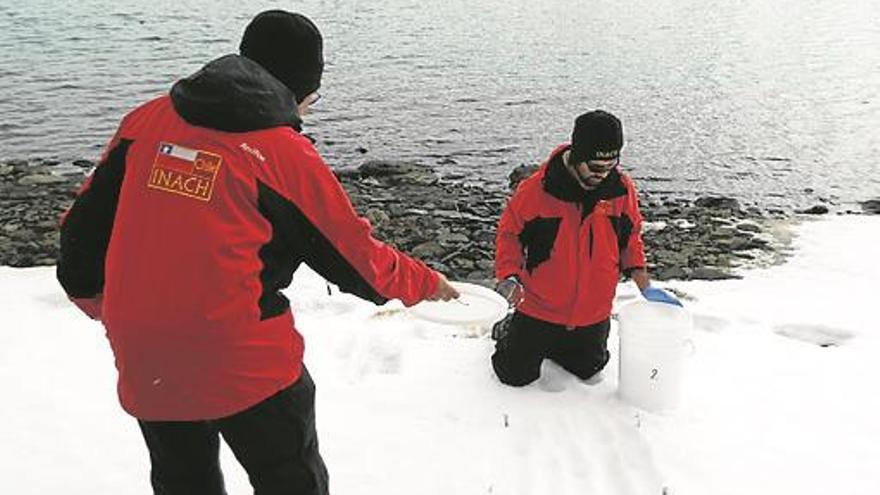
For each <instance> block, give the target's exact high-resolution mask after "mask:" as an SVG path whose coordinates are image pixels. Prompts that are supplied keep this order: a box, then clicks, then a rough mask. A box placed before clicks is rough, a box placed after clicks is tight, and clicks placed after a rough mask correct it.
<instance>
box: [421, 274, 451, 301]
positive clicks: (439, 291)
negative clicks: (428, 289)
mask: <svg viewBox="0 0 880 495" xmlns="http://www.w3.org/2000/svg"><path fill="white" fill-rule="evenodd" d="M437 275H438V276H439V278H440V280H438V281H437V288H436V289H434V293H433V294H431V295H430V296H428V297H427V298H425V299H427V300H428V301H450V300H452V299H458V296H459V293H458V291H457V290H455V287H453V286H452V285H450V284H449V280H447V279H446V276H445V275H443V274H442V273H439V272H438V273H437Z"/></svg>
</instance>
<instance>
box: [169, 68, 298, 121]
mask: <svg viewBox="0 0 880 495" xmlns="http://www.w3.org/2000/svg"><path fill="white" fill-rule="evenodd" d="M171 101H172V102H173V104H174V109H175V110H176V111H177V113H178V114H179V115H180V116H181V117H182V118H183V119H184V120H185V121H187V122H188V123H190V124H192V125H196V126H199V127H207V128H210V129H216V130H219V131H225V132H247V131H255V130H259V129H268V128H271V127H279V126H290V127H293V128H294V129H296V130H297V131H299V130H300V129H301V125H302V119H300V117H299V115H298V114H297V108H296V102H295V100H294V95H293V92H291V91H290V90H289V89H288V88H287V86H285V85H284V84H283V83H282V82H281V81H279V80H278V79H276V78H275V77H274V76H272V74H270V73H269V71H267V70H266V69H264V68H263V67H262V66H261V65H260V64H258V63H256V62H254V61H253V60H251V59H249V58H247V57H242V56H240V55H226V56H224V57H220V58H218V59H216V60H213V61H211V62H209V63H208V64H207V65H205V66H204V67H202V68H201V69H200V70H199V71H198V72H196V73H195V74H193V75H191V76H189V77H187V78H185V79H181V80H179V81H177V82H176V83H174V86H172V87H171Z"/></svg>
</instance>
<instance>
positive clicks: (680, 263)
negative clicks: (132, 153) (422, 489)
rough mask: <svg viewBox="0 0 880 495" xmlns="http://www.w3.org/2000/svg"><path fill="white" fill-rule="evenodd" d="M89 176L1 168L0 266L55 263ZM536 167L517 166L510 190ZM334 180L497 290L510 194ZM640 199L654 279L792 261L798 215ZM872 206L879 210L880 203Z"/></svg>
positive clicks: (703, 200)
mask: <svg viewBox="0 0 880 495" xmlns="http://www.w3.org/2000/svg"><path fill="white" fill-rule="evenodd" d="M92 167H94V162H92V161H89V160H75V161H73V162H64V163H59V162H57V161H54V160H40V159H32V160H10V161H6V162H2V163H0V265H6V266H12V267H28V266H46V265H54V264H55V261H56V259H57V256H58V240H59V232H58V228H57V225H58V220H59V218H60V216H61V214H62V213H63V212H64V211H65V210H66V208H67V207H68V206H69V204H70V203H71V202H72V201H73V199H74V197H75V195H76V191H77V189H78V186H79V184H80V183H81V182H82V181H83V180H84V179H85V173H87V172H88V171H89V170H91V169H92ZM534 168H535V167H526V166H520V167H517V168H516V169H515V170H514V171H513V172H512V173H511V175H510V181H511V182H510V184H511V188H512V187H514V186H515V184H516V183H518V181H519V180H521V179H522V178H524V177H526V176H528V174H529V173H530V171H531V170H534ZM335 172H336V175H337V177H338V178H339V180H340V182H341V183H342V185H343V187H344V188H345V190H346V191H347V192H348V194H349V196H350V198H351V200H352V202H353V203H354V205H355V209H356V210H357V211H358V213H359V214H361V215H362V216H364V217H366V218H367V219H369V220H370V223H371V224H372V225H373V229H374V235H375V236H376V237H377V238H378V239H380V240H382V241H384V242H386V243H388V244H391V245H393V246H395V247H397V248H399V249H401V250H403V251H404V252H406V253H408V254H411V255H413V256H415V257H417V258H419V259H422V260H424V261H425V262H426V263H427V264H428V265H430V266H431V267H433V268H435V269H437V270H439V271H441V272H443V273H444V274H446V275H447V276H448V277H449V278H450V280H468V281H472V282H476V283H481V284H484V285H490V284H492V281H493V277H494V272H493V270H494V262H493V259H494V242H495V226H496V223H497V221H498V217H499V215H500V214H501V211H502V209H503V207H504V205H505V204H506V201H507V198H508V197H509V195H510V190H504V189H501V188H499V189H498V190H484V189H483V188H482V187H481V184H478V183H474V182H468V181H467V180H465V178H463V177H461V176H457V175H456V176H447V177H444V176H441V175H440V174H439V173H438V172H437V171H436V170H434V169H433V168H432V167H429V166H424V165H419V164H414V163H408V162H395V161H382V160H372V161H367V162H365V163H364V164H363V165H361V166H360V167H358V168H355V169H345V170H336V171H335ZM636 185H637V186H638V184H636ZM639 200H640V204H641V207H642V214H643V215H644V219H645V223H644V225H643V238H644V241H645V251H646V254H647V256H648V270H649V272H650V273H651V277H652V279H654V280H670V279H676V280H720V279H729V278H741V276H740V275H739V274H738V273H737V272H738V271H739V270H740V269H744V268H750V267H761V266H769V265H772V264H778V263H781V262H784V260H785V259H786V257H787V256H788V255H789V254H790V253H789V252H788V249H787V247H788V240H789V239H788V234H787V233H786V230H787V228H786V226H787V225H788V224H790V223H791V222H793V221H796V218H795V217H794V216H793V215H787V214H784V213H782V212H779V211H778V210H774V211H771V212H768V211H762V210H760V209H759V208H756V207H746V208H744V207H742V206H741V205H740V203H739V202H738V201H737V200H736V199H734V198H729V197H720V196H704V197H700V198H697V199H695V200H686V199H681V198H675V197H673V196H670V195H662V196H661V195H656V194H649V193H641V195H640V198H639ZM870 206H871V205H867V206H866V207H865V209H866V212H869V213H870V212H872V211H869V207H870ZM874 206H876V207H877V210H880V201H878V202H877V204H876V205H874ZM802 213H807V212H802ZM814 213H819V214H821V213H827V212H814Z"/></svg>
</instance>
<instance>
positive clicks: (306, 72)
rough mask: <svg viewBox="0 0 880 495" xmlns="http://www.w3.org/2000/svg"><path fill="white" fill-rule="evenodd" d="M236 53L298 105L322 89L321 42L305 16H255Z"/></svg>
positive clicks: (272, 12)
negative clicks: (272, 78) (286, 90)
mask: <svg viewBox="0 0 880 495" xmlns="http://www.w3.org/2000/svg"><path fill="white" fill-rule="evenodd" d="M238 49H239V51H240V52H241V54H242V55H244V56H245V57H247V58H249V59H251V60H253V61H255V62H257V63H258V64H260V65H261V66H263V67H264V68H265V69H266V70H268V71H269V72H270V73H271V74H272V75H273V76H275V77H276V78H277V79H278V80H279V81H281V82H283V83H284V85H285V86H287V87H288V88H289V89H290V90H291V91H292V92H293V94H294V96H296V101H297V103H299V102H301V101H302V99H303V98H305V97H306V96H308V95H309V94H310V93H314V92H315V91H317V90H318V88H319V87H321V74H322V73H323V72H324V41H323V39H322V38H321V32H320V31H318V28H317V27H315V25H314V23H312V21H310V20H309V19H308V18H307V17H306V16H304V15H301V14H294V13H292V12H287V11H284V10H267V11H265V12H261V13H260V14H257V16H256V17H254V19H253V20H252V21H251V22H250V24H248V26H247V28H245V30H244V35H243V36H242V37H241V45H239V47H238Z"/></svg>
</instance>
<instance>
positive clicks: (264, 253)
mask: <svg viewBox="0 0 880 495" xmlns="http://www.w3.org/2000/svg"><path fill="white" fill-rule="evenodd" d="M299 124H300V120H299V117H298V116H297V114H296V107H295V102H294V99H293V94H292V93H291V92H290V91H289V90H288V89H287V88H286V87H285V86H284V85H283V84H282V83H281V82H280V81H278V80H277V79H275V78H274V77H272V76H271V75H270V74H269V73H268V72H267V71H265V70H264V69H263V68H262V67H261V66H259V65H258V64H257V63H256V62H253V61H251V60H249V59H247V58H245V57H240V56H237V55H229V56H226V57H223V58H220V59H218V60H215V61H213V62H211V63H209V64H208V65H207V66H205V67H204V68H203V69H202V70H200V71H199V72H197V73H196V74H195V75H193V76H191V77H189V78H187V79H183V80H181V81H179V82H178V83H177V84H175V86H174V87H173V88H172V90H171V94H170V95H167V96H162V97H159V98H157V99H155V100H153V101H150V102H148V103H146V104H144V105H142V106H141V107H139V108H137V109H136V110H134V111H133V112H131V113H130V114H128V115H127V116H126V117H125V119H124V120H123V122H122V124H121V125H120V127H119V130H118V132H117V133H116V136H115V137H114V138H113V140H112V141H111V143H110V144H109V146H108V148H107V151H106V152H105V154H104V156H103V158H102V159H101V161H100V163H99V165H98V167H97V169H96V170H95V171H94V173H93V175H92V176H91V177H90V178H89V179H88V180H87V182H86V184H85V185H84V186H83V188H82V190H81V191H80V193H79V195H78V197H77V199H76V201H75V203H74V204H73V206H72V207H71V209H70V210H69V211H68V212H67V213H66V216H65V218H64V220H63V223H62V230H61V257H60V260H59V264H58V279H59V281H60V282H61V284H62V286H63V287H64V289H65V290H66V292H67V294H68V295H69V296H70V297H71V298H72V299H74V300H76V301H79V302H80V303H81V307H82V308H84V310H86V311H87V312H89V313H91V316H93V317H100V319H101V320H102V322H103V323H104V326H105V327H106V330H107V337H108V339H109V340H110V345H111V347H112V349H113V352H114V356H115V358H116V367H117V369H118V371H119V381H118V392H119V397H120V401H121V403H122V406H123V408H124V409H125V410H126V411H128V412H129V413H130V414H132V415H133V416H135V417H137V418H140V419H144V420H201V419H213V418H220V417H224V416H228V415H231V414H234V413H237V412H240V411H242V410H244V409H246V408H248V407H250V406H252V405H254V404H256V403H258V402H260V401H262V400H264V399H266V398H268V397H270V396H271V395H273V394H275V393H276V392H278V391H279V390H281V389H283V388H285V387H287V386H289V385H290V384H291V383H293V382H295V381H296V380H297V379H298V378H299V376H300V373H301V371H302V356H303V339H302V337H301V336H300V334H299V333H298V332H297V331H296V329H295V327H294V322H293V315H292V313H291V310H290V307H289V303H288V300H287V298H286V297H285V296H284V295H283V294H282V293H281V290H282V289H284V288H285V287H287V286H288V285H289V284H290V283H291V280H292V277H293V272H294V271H295V270H296V269H297V267H298V266H300V264H302V263H305V264H307V265H309V266H310V267H311V268H312V269H314V270H315V271H316V272H318V273H319V274H321V275H322V276H323V277H324V278H326V279H327V280H329V281H331V282H333V283H335V284H337V285H338V286H339V287H340V288H341V289H342V290H343V291H346V292H350V293H353V294H355V295H358V296H360V297H362V298H365V299H368V300H370V301H374V302H376V303H383V302H385V301H386V300H388V299H400V300H402V301H403V303H404V304H407V305H411V304H415V303H416V302H418V301H420V300H422V299H424V298H425V297H428V296H429V295H430V294H432V293H433V292H434V290H435V289H436V286H437V283H438V275H437V274H436V272H434V271H433V270H431V269H430V268H428V267H427V266H426V265H425V264H423V263H422V262H420V261H417V260H414V259H412V258H410V257H408V256H406V255H405V254H403V253H401V252H398V251H397V250H395V249H393V248H391V247H389V246H387V245H385V244H383V243H381V242H379V241H377V240H376V239H374V238H373V237H372V235H371V228H370V225H369V223H368V222H367V221H366V220H365V219H363V218H360V217H359V216H358V215H357V214H356V213H355V210H354V209H353V207H352V205H351V203H350V201H349V199H348V197H347V195H346V194H345V192H344V190H343V189H342V187H341V185H340V183H339V182H338V181H337V179H336V177H335V176H334V174H333V172H332V171H331V170H330V169H329V168H328V167H327V165H326V164H325V163H324V162H323V160H322V159H321V157H320V156H319V155H318V153H317V151H316V150H315V148H314V147H313V145H312V143H311V142H310V141H309V139H308V138H306V137H305V136H303V135H302V134H300V132H299Z"/></svg>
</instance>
